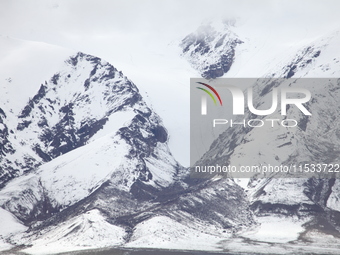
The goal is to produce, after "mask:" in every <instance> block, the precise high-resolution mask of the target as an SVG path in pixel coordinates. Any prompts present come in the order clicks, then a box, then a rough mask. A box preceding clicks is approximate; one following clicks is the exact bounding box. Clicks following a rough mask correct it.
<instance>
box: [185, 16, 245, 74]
mask: <svg viewBox="0 0 340 255" xmlns="http://www.w3.org/2000/svg"><path fill="white" fill-rule="evenodd" d="M233 25H234V21H229V20H226V21H224V22H222V24H219V26H214V24H206V25H202V26H201V27H199V28H198V29H197V31H196V32H194V33H191V34H189V35H188V36H186V37H185V38H184V39H183V40H182V42H181V44H180V47H181V48H182V56H183V57H184V58H186V59H187V60H188V61H189V63H190V64H191V65H192V66H193V68H194V69H196V70H197V71H198V72H199V73H200V74H201V76H202V77H203V78H206V79H215V78H217V77H221V76H223V75H224V74H225V73H227V72H228V71H229V69H230V67H231V65H232V64H233V61H234V58H235V48H236V47H237V45H238V44H241V43H243V42H242V41H241V40H240V39H239V38H238V36H237V35H236V34H235V33H234V32H233V31H232V30H231V28H232V26H233Z"/></svg>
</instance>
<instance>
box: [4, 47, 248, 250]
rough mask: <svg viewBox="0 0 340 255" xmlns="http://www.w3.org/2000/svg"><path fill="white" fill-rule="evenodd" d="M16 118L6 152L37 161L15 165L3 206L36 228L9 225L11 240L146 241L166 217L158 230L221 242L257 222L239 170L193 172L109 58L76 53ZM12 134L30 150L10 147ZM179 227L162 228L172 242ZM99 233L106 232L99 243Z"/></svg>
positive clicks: (52, 243)
mask: <svg viewBox="0 0 340 255" xmlns="http://www.w3.org/2000/svg"><path fill="white" fill-rule="evenodd" d="M1 117H2V118H1V121H2V122H3V123H5V121H6V116H5V113H3V114H2V115H1ZM11 118H12V119H11V122H10V123H11V127H12V129H11V130H12V133H11V132H7V129H8V128H7V127H6V126H5V124H3V130H4V132H3V134H4V139H3V140H2V144H3V147H2V148H3V151H4V153H7V154H6V155H5V156H6V157H4V158H6V159H7V158H8V154H11V153H12V154H13V158H15V157H18V155H22V154H24V153H26V152H29V153H28V154H27V155H29V157H30V158H29V159H30V161H28V160H27V162H33V163H32V164H31V165H29V164H28V163H27V162H26V164H24V163H23V164H22V165H18V164H17V165H15V166H16V168H15V169H14V168H13V169H14V170H13V171H18V173H17V174H16V175H13V176H9V177H8V178H7V179H6V178H5V177H4V178H3V179H2V185H3V188H2V189H1V190H0V206H1V207H2V209H4V210H6V213H10V215H11V217H12V218H13V219H15V221H14V220H13V222H12V224H13V226H17V225H18V224H19V225H20V229H23V230H26V229H27V227H28V228H29V229H28V230H27V231H26V232H25V233H24V232H23V231H21V233H17V232H15V233H7V232H6V233H5V234H4V235H3V237H2V238H1V239H0V240H1V243H2V242H3V243H5V244H6V245H7V246H8V245H18V244H22V245H33V248H32V249H39V250H41V249H43V247H46V245H48V247H55V249H56V251H60V249H62V248H60V247H65V249H66V250H77V249H84V248H96V247H105V246H112V245H114V244H115V245H127V246H129V245H130V246H134V245H137V246H138V245H140V242H141V240H142V239H141V238H142V236H144V234H145V233H147V232H148V227H147V228H144V227H143V226H144V224H145V225H148V224H149V223H148V222H157V224H158V225H157V226H156V229H155V233H158V231H159V228H161V229H162V228H163V226H166V225H167V224H169V223H170V222H172V223H176V226H177V229H174V232H176V231H178V233H180V232H181V231H184V232H186V233H187V238H188V239H190V238H191V240H192V241H193V239H192V238H193V237H192V236H191V234H190V233H193V232H194V233H196V234H197V235H201V236H202V237H204V238H210V239H212V240H215V241H216V243H217V242H218V241H219V240H221V237H220V236H230V235H231V234H232V233H233V232H234V231H238V230H242V229H246V228H248V227H249V226H252V225H253V224H254V220H253V215H252V213H251V211H250V210H249V204H248V201H247V199H246V195H245V193H244V191H243V190H242V189H241V188H240V187H239V186H238V185H236V184H235V183H234V182H233V181H232V180H223V179H222V180H196V181H195V180H192V179H190V178H189V177H188V171H187V169H185V168H183V167H182V166H181V165H179V164H178V163H177V161H176V160H175V159H174V158H173V156H172V154H171V153H170V151H169V148H168V145H167V143H168V139H169V135H168V132H167V130H166V129H165V127H164V126H163V124H162V121H161V119H160V117H159V116H158V115H157V114H156V113H155V112H154V111H153V110H152V109H151V108H150V107H148V106H147V104H146V103H145V102H144V100H143V98H142V96H141V95H140V93H139V91H138V88H137V87H136V85H135V84H133V83H132V82H131V81H130V80H129V79H128V78H127V77H125V76H124V75H123V74H122V73H121V72H119V71H117V69H115V68H114V67H113V66H112V65H111V64H109V63H107V62H105V61H104V60H102V59H99V58H97V57H94V56H90V55H86V54H83V53H78V54H76V55H74V56H71V57H70V58H68V59H67V60H66V61H65V63H64V65H63V66H62V67H61V69H60V70H58V72H57V73H55V75H53V77H52V78H51V79H50V80H48V81H45V82H44V83H43V84H41V86H40V88H39V90H38V92H37V93H36V94H35V95H34V96H32V97H31V98H30V99H29V100H28V103H27V104H26V105H24V106H23V107H22V110H21V111H20V113H19V114H18V116H15V115H14V114H12V115H11ZM11 134H12V136H11ZM6 139H7V140H6ZM11 140H12V141H13V143H14V144H15V145H16V147H15V148H19V150H18V151H19V152H20V153H21V154H15V151H13V152H12V151H11V150H10V149H11V148H12V147H13V148H14V145H13V146H12V147H11V143H10V141H11ZM17 144H21V146H22V148H20V147H19V146H17ZM13 150H14V149H13ZM19 152H18V153H19ZM27 157H28V156H27ZM13 165H14V163H13ZM2 166H3V169H5V170H6V173H9V169H10V168H7V167H6V166H5V165H4V163H3V165H2ZM4 176H5V175H4ZM215 204H218V205H219V206H218V207H214V206H213V205H215ZM240 208H241V209H242V212H240V211H239V209H240ZM143 233H144V234H143ZM178 233H177V234H174V233H172V232H168V233H165V234H164V235H163V234H162V235H161V237H160V238H161V239H162V240H170V241H171V242H172V241H174V240H175V239H176V238H177V237H178ZM93 236H99V237H100V238H99V237H98V238H99V239H98V240H97V241H96V242H94V243H92V244H91V245H90V246H89V241H88V240H90V239H91V240H92V239H93ZM174 238H175V239H174ZM75 240H78V241H75ZM171 242H170V243H171ZM150 245H151V244H150ZM214 245H215V243H214ZM48 252H51V251H48Z"/></svg>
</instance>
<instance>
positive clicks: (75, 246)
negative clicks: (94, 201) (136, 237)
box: [24, 210, 126, 254]
mask: <svg viewBox="0 0 340 255" xmlns="http://www.w3.org/2000/svg"><path fill="white" fill-rule="evenodd" d="M125 235H126V232H125V230H124V229H123V228H121V227H118V226H114V225H112V224H110V223H108V222H107V221H106V220H105V218H104V217H103V216H102V215H101V214H100V212H99V211H98V210H92V211H88V212H86V213H85V214H82V215H81V216H78V217H75V218H73V219H70V220H68V221H66V222H63V223H62V224H60V225H58V226H57V227H51V228H50V229H48V230H46V233H44V238H41V239H38V240H36V241H33V243H32V244H33V247H31V248H28V249H25V250H24V251H25V252H27V253H31V254H48V253H51V252H58V253H59V252H66V251H76V250H83V249H95V248H103V247H111V246H117V245H122V244H123V243H124V237H125Z"/></svg>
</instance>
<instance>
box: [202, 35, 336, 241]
mask: <svg viewBox="0 0 340 255" xmlns="http://www.w3.org/2000/svg"><path fill="white" fill-rule="evenodd" d="M339 39H340V38H339V35H338V34H337V33H335V34H332V35H331V36H329V35H328V36H326V37H325V38H323V39H321V40H317V41H315V42H313V43H311V44H309V45H307V46H306V47H302V49H300V50H298V52H297V54H296V55H295V57H294V58H293V59H292V60H291V61H289V62H288V63H287V64H285V65H284V66H283V67H281V68H280V69H274V68H273V70H272V72H270V73H269V74H267V75H265V77H284V78H300V77H304V78H308V77H315V76H317V77H330V76H332V77H337V75H339V62H338V60H337V59H339V56H338V55H335V54H336V53H335V52H334V51H333V46H332V45H333V44H336V43H338V42H339ZM326 66H327V68H325V67H326ZM320 82H321V83H320ZM285 86H289V87H294V86H298V87H299V88H306V89H308V90H309V91H310V92H311V94H312V100H311V101H309V102H308V103H307V104H305V106H306V108H307V109H308V111H310V112H311V113H312V116H305V115H303V114H302V113H301V111H300V110H299V109H298V108H297V107H289V108H288V110H287V117H286V116H282V115H281V114H280V113H281V112H280V110H278V111H277V112H276V113H274V114H272V115H270V116H267V117H263V116H256V115H254V114H252V113H250V112H247V113H246V115H245V116H244V117H243V116H242V119H243V118H244V119H246V120H248V119H262V120H264V121H265V120H266V119H278V120H280V121H281V120H284V119H286V118H292V119H295V120H297V122H298V126H297V127H296V128H282V127H276V128H275V127H274V128H272V127H271V125H265V126H263V127H261V128H252V127H249V126H248V127H243V126H241V125H240V126H236V127H233V128H227V130H226V131H225V132H224V133H223V134H221V135H220V136H219V138H218V139H217V140H216V141H214V143H213V144H212V145H211V147H210V149H209V150H208V151H207V152H206V154H205V155H204V156H203V157H202V158H201V159H200V160H199V162H198V165H216V164H219V165H226V164H230V165H234V166H241V165H248V166H259V165H261V164H263V165H266V164H271V165H291V164H293V165H299V164H304V163H315V164H316V163H324V164H337V163H339V159H340V158H339V152H340V151H339V148H340V145H339V142H338V141H339V132H340V130H339V118H338V112H339V107H340V105H339V100H338V97H339V96H340V95H339V91H340V82H339V79H322V80H321V79H317V78H311V79H306V82H304V83H298V85H296V84H295V80H294V79H291V80H286V79H282V80H281V81H280V82H271V81H270V80H267V81H266V82H263V80H262V82H257V83H256V84H253V86H252V87H253V91H254V92H253V94H254V102H256V103H255V106H256V107H255V108H259V107H260V108H261V107H262V109H269V107H270V106H271V101H272V99H271V97H272V91H273V88H278V89H280V88H282V87H285ZM280 177H282V176H280V175H277V174H276V175H275V174H271V175H268V176H267V178H263V177H261V178H258V176H256V175H255V176H253V178H251V179H250V180H249V181H245V180H243V181H241V182H240V183H243V187H244V189H245V190H246V192H247V194H248V198H249V201H250V203H251V205H250V207H251V209H252V211H253V212H254V213H255V215H256V217H257V220H258V221H265V219H266V218H268V219H269V218H270V217H272V216H273V215H274V216H275V217H277V216H279V217H280V218H278V219H277V221H285V220H288V219H293V218H298V219H304V221H303V222H298V221H296V225H299V226H302V229H303V230H300V231H299V233H298V234H297V236H295V237H294V238H293V239H291V240H290V241H294V242H297V243H300V242H302V243H303V241H311V242H313V241H317V242H321V239H320V240H317V239H316V238H315V236H314V235H315V233H318V234H320V235H321V236H324V235H329V234H330V235H332V236H333V238H339V237H340V225H339V220H340V212H339V207H338V205H337V204H338V203H339V193H338V192H339V189H338V185H339V184H338V180H337V179H335V178H336V176H335V175H333V176H332V175H331V174H330V175H329V178H328V179H319V178H317V177H313V178H308V175H305V178H294V175H293V174H292V175H291V178H280ZM288 177H289V176H288ZM273 224H274V223H273ZM264 226H265V224H264ZM257 233H261V227H260V228H259V230H258V232H257ZM250 236H251V238H254V239H256V238H257V237H256V235H250ZM250 236H247V238H249V237H250ZM277 240H278V239H277ZM277 240H276V241H277ZM276 241H275V240H274V241H273V242H276Z"/></svg>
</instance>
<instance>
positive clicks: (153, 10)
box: [0, 0, 340, 47]
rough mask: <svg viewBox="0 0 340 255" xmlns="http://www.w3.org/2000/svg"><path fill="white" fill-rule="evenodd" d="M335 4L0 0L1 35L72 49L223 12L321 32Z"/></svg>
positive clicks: (333, 16)
mask: <svg viewBox="0 0 340 255" xmlns="http://www.w3.org/2000/svg"><path fill="white" fill-rule="evenodd" d="M339 7H340V1H337V0H332V1H330V0H322V1H321V0H304V1H301V0H300V1H299V0H288V1H287V0H285V1H275V0H255V1H254V0H248V1H242V0H237V1H235V0H233V1H228V0H209V1H206V0H0V33H1V34H3V35H10V36H13V37H17V38H23V39H30V40H38V41H46V42H49V43H58V44H61V45H63V46H70V47H76V45H77V44H80V42H83V43H84V40H87V39H89V38H94V37H96V38H97V39H105V38H107V37H109V36H112V37H115V38H116V39H117V40H119V38H120V37H122V36H129V35H132V34H148V35H149V36H153V37H155V36H156V35H157V36H169V38H170V37H173V35H181V34H184V33H186V32H188V31H191V30H193V29H195V28H196V27H197V24H199V23H201V22H202V21H203V20H205V19H207V18H213V17H218V16H221V15H223V16H225V17H232V18H236V17H240V18H241V19H242V20H243V21H246V20H247V19H248V18H250V19H252V20H255V19H257V20H258V23H257V24H261V22H262V23H263V26H264V27H265V24H266V23H275V24H277V27H278V29H282V31H283V32H285V33H287V32H288V30H289V29H290V28H292V26H295V27H301V28H308V29H310V30H315V31H320V29H323V28H327V27H329V26H334V25H335V24H339V25H340V23H339V21H340V18H339V16H340V15H339V14H338V12H339ZM249 25H251V24H249ZM257 29H258V30H259V32H261V31H263V29H262V28H261V27H257ZM287 36H288V34H287Z"/></svg>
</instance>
